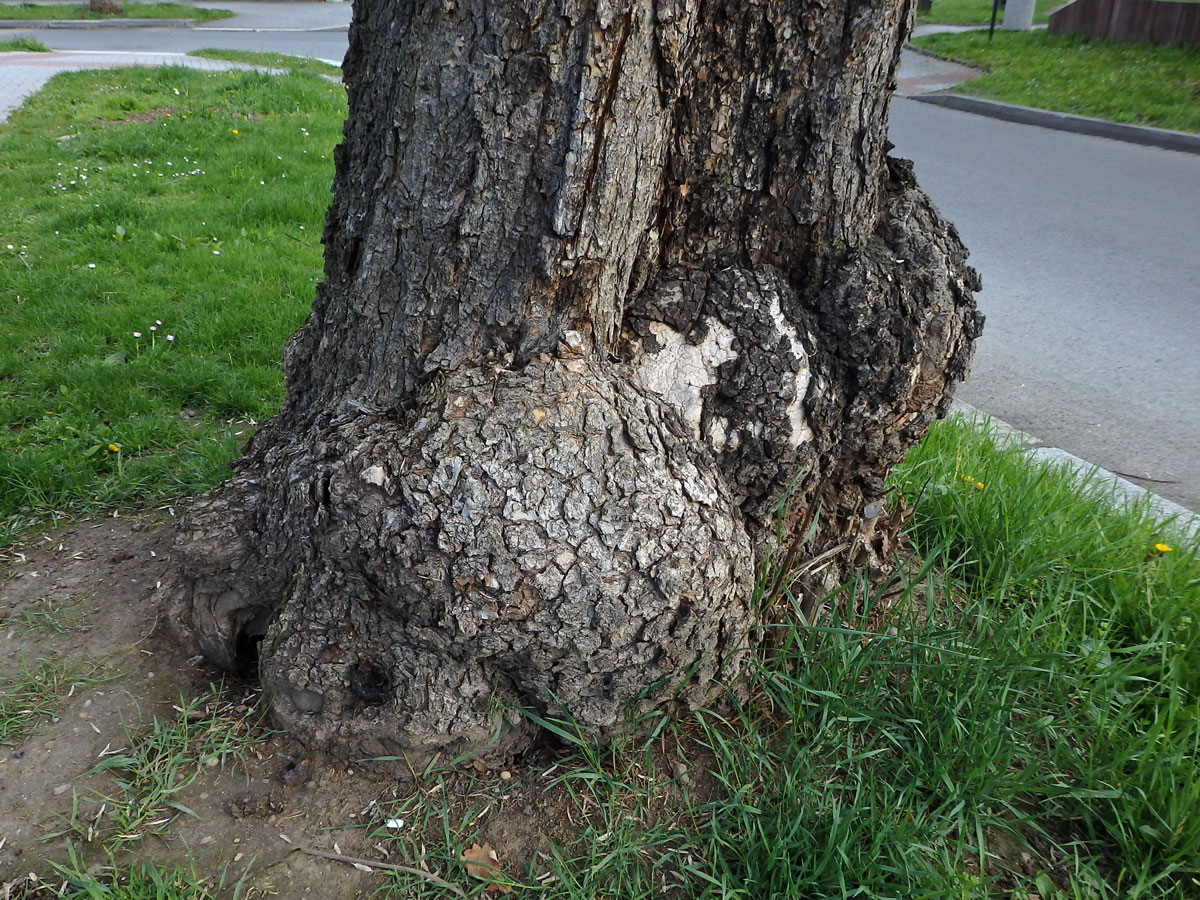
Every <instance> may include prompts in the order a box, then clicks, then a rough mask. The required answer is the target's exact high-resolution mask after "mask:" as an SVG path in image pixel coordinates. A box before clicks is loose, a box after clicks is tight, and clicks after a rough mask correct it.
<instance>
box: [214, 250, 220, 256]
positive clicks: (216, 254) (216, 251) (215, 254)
mask: <svg viewBox="0 0 1200 900" xmlns="http://www.w3.org/2000/svg"><path fill="white" fill-rule="evenodd" d="M220 255H221V251H220V250H214V251H213V256H220Z"/></svg>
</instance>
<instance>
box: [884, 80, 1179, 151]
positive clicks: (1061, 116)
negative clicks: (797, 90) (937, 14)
mask: <svg viewBox="0 0 1200 900" xmlns="http://www.w3.org/2000/svg"><path fill="white" fill-rule="evenodd" d="M908 99H909V100H916V101H917V102H918V103H931V104H933V105H934V106H942V107H945V108H946V109H956V110H959V111H960V112H969V113H975V114H976V115H980V116H989V117H991V118H993V119H1003V120H1004V121H1006V122H1016V123H1017V124H1019V125H1036V126H1038V127H1039V128H1051V129H1053V130H1055V131H1069V132H1071V133H1073V134H1087V135H1092V136H1093V137H1102V138H1109V139H1111V140H1114V141H1125V142H1126V143H1130V144H1143V145H1145V146H1148V147H1160V148H1161V149H1163V150H1177V151H1179V152H1181V153H1196V154H1200V135H1196V134H1188V133H1187V132H1184V131H1168V130H1167V129H1165V128H1150V127H1148V126H1144V125H1123V124H1121V123H1120V122H1107V121H1105V120H1104V119H1091V118H1088V117H1087V116H1073V115H1070V114H1069V113H1060V112H1051V111H1050V110H1046V109H1034V108H1032V107H1029V106H1015V105H1014V104H1011V103H1000V102H998V101H996V100H982V99H980V98H978V97H966V96H963V95H962V94H912V95H910V96H909V97H908Z"/></svg>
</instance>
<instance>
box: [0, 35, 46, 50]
mask: <svg viewBox="0 0 1200 900" xmlns="http://www.w3.org/2000/svg"><path fill="white" fill-rule="evenodd" d="M19 51H26V52H29V53H49V52H50V48H49V47H47V46H46V45H45V44H43V43H42V42H41V41H35V40H34V39H33V38H27V37H19V38H9V39H7V40H3V41H0V53H16V52H19Z"/></svg>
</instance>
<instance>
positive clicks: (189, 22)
mask: <svg viewBox="0 0 1200 900" xmlns="http://www.w3.org/2000/svg"><path fill="white" fill-rule="evenodd" d="M195 24H196V20H195V19H0V29H10V28H11V29H20V28H25V29H30V30H35V29H43V28H85V29H93V28H191V27H193V26H194V25H195Z"/></svg>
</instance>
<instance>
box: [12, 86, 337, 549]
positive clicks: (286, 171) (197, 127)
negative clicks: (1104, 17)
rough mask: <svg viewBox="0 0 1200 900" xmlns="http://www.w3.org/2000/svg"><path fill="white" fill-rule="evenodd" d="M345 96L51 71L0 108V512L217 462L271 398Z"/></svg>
mask: <svg viewBox="0 0 1200 900" xmlns="http://www.w3.org/2000/svg"><path fill="white" fill-rule="evenodd" d="M344 109H345V95H344V91H343V89H342V87H341V86H340V85H334V84H331V83H329V82H328V81H327V80H325V79H323V78H316V77H311V76H293V77H290V78H286V79H276V78H273V77H271V76H268V75H262V74H258V73H255V72H236V73H212V74H204V73H199V72H195V71H192V70H189V69H182V68H165V69H155V70H137V71H136V72H134V73H132V74H131V73H128V72H121V71H111V72H98V73H88V74H80V73H67V74H64V75H61V76H58V78H57V79H56V80H55V82H54V86H53V87H52V88H51V89H49V90H47V91H46V92H44V93H43V94H41V95H40V96H39V97H38V99H37V101H36V102H33V103H31V104H29V105H27V106H26V108H24V109H22V110H19V111H17V112H16V113H14V115H13V117H12V119H11V120H10V121H9V123H8V124H7V125H6V126H4V128H3V130H2V131H0V171H4V172H5V173H6V174H5V177H4V180H5V191H4V192H3V194H2V195H0V222H3V223H4V224H3V226H0V229H2V231H3V233H2V234H0V318H2V319H3V321H4V323H5V327H4V329H3V330H2V331H0V419H2V420H3V421H4V422H6V423H8V427H7V428H5V429H3V431H0V522H13V521H16V520H18V519H20V518H21V517H28V518H39V517H45V516H46V515H48V514H51V513H52V512H66V511H77V510H81V509H86V508H94V507H96V506H103V505H109V504H118V505H122V504H125V505H127V504H131V503H140V502H148V501H152V500H155V499H163V498H166V497H171V496H175V495H177V494H179V493H181V492H183V493H188V492H191V491H194V490H196V489H198V488H200V487H203V486H206V485H210V484H212V483H214V482H215V481H216V480H218V479H219V478H221V477H222V476H223V474H224V473H225V472H226V471H227V470H226V467H225V464H226V462H227V461H228V460H229V459H231V458H232V457H233V456H235V455H236V448H237V446H238V444H240V443H241V442H242V441H244V440H245V439H246V437H247V436H248V435H249V432H250V430H251V429H252V428H253V423H254V422H255V421H259V420H261V419H262V418H263V417H265V416H267V415H269V414H270V413H271V411H272V410H273V409H275V408H276V407H277V406H278V404H279V401H280V398H281V395H282V394H281V392H282V382H281V375H280V362H279V361H280V355H281V348H282V346H283V342H284V340H285V339H286V337H287V336H288V335H289V334H290V333H291V332H292V331H294V330H295V329H296V328H297V327H298V326H299V324H300V323H301V321H302V320H303V317H304V315H305V314H306V312H307V310H308V307H309V305H310V304H311V302H312V296H313V290H314V285H315V283H316V281H317V279H318V278H319V277H320V266H321V248H320V233H321V227H322V220H323V215H324V211H325V207H326V206H327V205H328V197H329V194H328V186H329V183H330V181H331V178H332V166H333V163H332V159H331V148H332V146H333V143H334V142H335V140H336V139H337V138H338V136H339V135H340V132H341V119H342V117H343V116H344ZM14 517H16V519H14ZM0 528H2V527H0ZM2 533H3V532H2V530H0V534H2Z"/></svg>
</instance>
